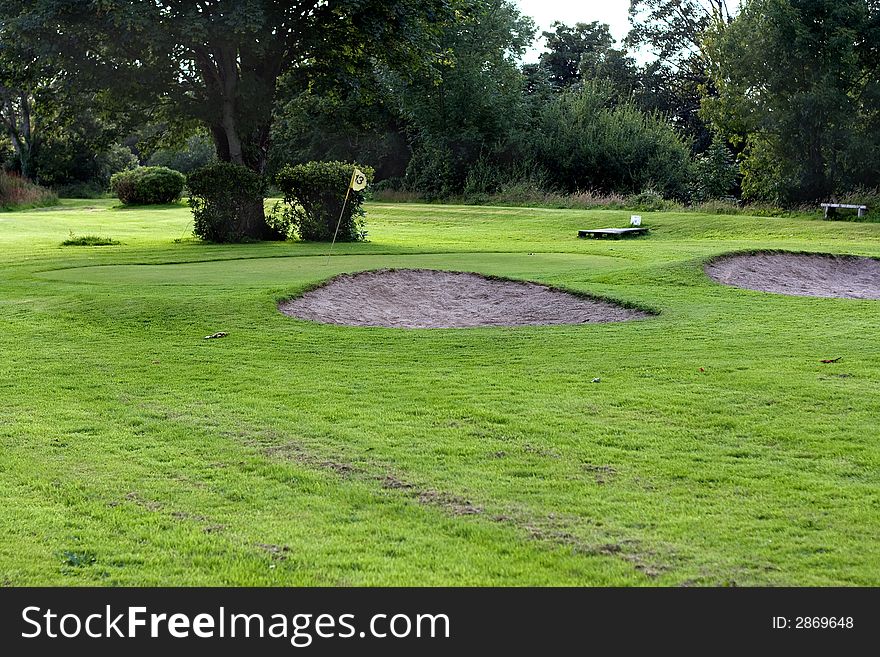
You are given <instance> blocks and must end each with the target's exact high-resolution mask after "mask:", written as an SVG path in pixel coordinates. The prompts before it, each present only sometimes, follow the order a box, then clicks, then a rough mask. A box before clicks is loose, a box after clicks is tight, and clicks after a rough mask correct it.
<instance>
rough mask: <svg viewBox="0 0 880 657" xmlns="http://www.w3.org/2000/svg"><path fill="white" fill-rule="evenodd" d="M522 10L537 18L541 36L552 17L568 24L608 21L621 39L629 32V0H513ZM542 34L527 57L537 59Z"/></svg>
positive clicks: (616, 35)
mask: <svg viewBox="0 0 880 657" xmlns="http://www.w3.org/2000/svg"><path fill="white" fill-rule="evenodd" d="M514 3H515V4H517V5H519V8H520V11H521V12H522V13H523V14H525V15H526V16H531V17H532V18H534V19H535V24H536V25H537V26H538V36H539V37H540V34H541V32H542V31H544V30H547V29H549V28H550V24H551V23H552V22H553V21H560V22H562V23H565V24H567V25H573V24H574V23H592V22H593V21H599V22H600V23H608V25H609V26H610V27H611V34H613V35H614V37H615V38H616V39H617V40H618V41H620V40H621V39H623V38H624V37H625V36H626V35H627V33H628V32H629V0H514ZM542 43H543V42H542V40H541V39H540V38H539V39H538V41H537V42H536V43H535V47H534V48H533V49H532V51H530V52H528V53H526V57H525V59H526V61H536V60H537V58H538V52H540V50H541V46H542Z"/></svg>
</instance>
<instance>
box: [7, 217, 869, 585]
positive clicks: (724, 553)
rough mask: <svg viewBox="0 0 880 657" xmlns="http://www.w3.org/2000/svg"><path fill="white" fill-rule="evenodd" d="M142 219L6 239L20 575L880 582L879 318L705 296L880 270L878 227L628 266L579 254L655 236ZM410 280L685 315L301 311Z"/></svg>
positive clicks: (771, 233) (63, 220) (752, 220)
mask: <svg viewBox="0 0 880 657" xmlns="http://www.w3.org/2000/svg"><path fill="white" fill-rule="evenodd" d="M113 203H114V201H112V200H98V201H62V203H61V205H60V206H59V207H57V208H54V209H51V210H31V211H26V212H12V213H4V214H0V353H2V354H3V358H2V359H0V505H2V508H3V512H2V513H0V582H3V583H5V584H9V585H28V584H50V585H59V584H63V585H100V584H104V585H136V584H141V585H158V584H166V585H178V584H179V585H222V584H240V585H262V584H267V585H343V584H350V585H366V584H375V585H407V584H410V585H413V584H414V585H436V584H447V585H453V584H463V585H479V584H500V585H526V584H533V585H547V584H550V585H600V584H611V585H679V584H684V583H692V584H697V585H724V584H731V583H736V584H739V585H798V584H800V585H878V584H880V542H878V541H877V535H878V532H880V443H878V434H880V432H878V426H880V392H878V391H880V385H878V384H880V341H878V339H877V318H878V316H880V306H878V302H873V301H854V300H837V299H817V298H799V297H785V296H780V295H772V294H762V293H758V292H752V291H748V290H740V289H736V288H729V287H723V286H720V285H717V284H715V283H713V282H711V281H710V280H708V279H707V278H706V277H705V276H704V275H703V273H702V263H703V262H704V261H705V260H706V259H708V258H711V257H713V256H716V255H718V254H720V253H724V252H728V251H736V250H749V249H787V250H793V251H821V252H833V253H857V254H864V255H874V256H877V255H880V225H877V224H866V223H848V222H823V221H817V220H810V219H806V218H758V217H749V216H708V215H699V214H693V213H681V214H676V213H662V214H647V215H644V221H645V223H646V224H647V225H649V226H651V227H652V229H653V233H652V234H651V236H650V237H648V238H645V239H635V240H624V241H619V242H606V241H585V240H577V239H576V238H574V235H575V232H576V230H577V229H579V228H590V227H603V226H611V225H618V226H620V225H625V224H626V223H627V219H628V215H629V213H628V212H617V211H573V210H572V211H568V210H539V209H527V208H488V207H480V208H475V207H455V206H427V205H400V206H396V205H379V204H373V205H370V206H368V219H369V226H368V228H369V231H370V240H371V241H370V242H368V243H363V244H340V245H337V246H336V249H335V251H334V255H333V257H332V259H330V261H329V262H328V259H327V257H326V250H327V246H326V245H308V244H296V243H278V244H276V243H273V244H247V245H237V246H220V245H205V244H201V243H199V242H196V241H194V240H192V239H190V238H189V233H190V231H191V225H190V222H191V217H190V214H189V213H188V211H187V209H186V208H185V207H184V206H168V207H161V208H140V209H126V210H119V209H114V208H112V204H113ZM71 231H74V232H76V233H77V234H94V235H105V234H112V235H113V236H114V238H115V239H118V240H119V241H120V242H122V244H120V245H118V246H115V247H114V248H113V249H69V248H63V247H61V246H59V244H60V242H61V241H62V240H63V239H65V237H67V236H69V234H70V233H71ZM404 266H406V267H437V268H443V269H461V270H471V271H479V272H483V273H486V274H492V275H498V276H507V277H514V278H528V279H532V280H538V281H544V282H547V283H552V284H556V285H562V286H564V287H567V288H569V289H572V290H576V291H579V292H584V293H589V294H597V295H604V296H609V297H613V298H616V299H620V300H622V301H625V302H628V303H633V304H638V305H642V306H647V307H650V308H654V309H657V310H660V311H661V312H660V314H659V315H658V316H657V317H655V318H652V319H648V320H644V321H638V322H628V323H619V324H605V325H593V326H589V325H587V326H569V327H564V326H563V327H525V328H507V329H503V328H497V329H496V328H493V329H465V330H415V331H405V330H393V329H376V328H346V327H339V326H325V325H318V324H311V323H307V322H300V321H295V320H292V319H290V318H288V317H285V316H283V315H281V314H280V313H278V312H277V310H276V308H275V304H276V301H277V300H278V299H280V298H283V297H285V296H289V295H291V294H295V293H297V292H298V291H300V290H302V289H305V288H306V287H308V286H310V285H313V284H315V283H316V282H318V281H321V280H323V279H326V278H328V277H330V276H332V275H335V274H337V273H340V272H344V271H356V270H359V269H370V268H376V267H404ZM217 331H224V332H227V333H228V336H227V337H224V338H223V339H219V340H204V336H206V335H209V334H212V333H214V332H217ZM836 357H841V360H840V361H839V362H837V363H832V364H827V365H825V364H821V363H820V362H819V361H820V360H821V359H826V358H836ZM594 378H600V379H601V382H600V383H598V384H594V383H591V381H592V380H593V379H594Z"/></svg>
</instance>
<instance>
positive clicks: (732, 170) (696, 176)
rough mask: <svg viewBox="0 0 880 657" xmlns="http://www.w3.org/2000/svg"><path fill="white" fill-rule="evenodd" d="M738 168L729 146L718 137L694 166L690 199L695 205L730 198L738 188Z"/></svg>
mask: <svg viewBox="0 0 880 657" xmlns="http://www.w3.org/2000/svg"><path fill="white" fill-rule="evenodd" d="M738 175H739V170H738V167H737V166H736V162H735V161H734V158H733V154H732V153H731V152H730V149H728V148H727V145H726V144H725V143H724V142H723V141H721V140H719V139H718V138H717V137H715V138H713V139H712V144H711V145H710V146H709V148H708V150H706V152H705V153H703V154H702V155H700V156H699V157H697V159H696V160H695V161H694V164H693V176H692V179H691V184H690V187H691V190H690V197H691V202H693V203H703V202H705V201H710V200H713V199H723V198H727V197H729V196H730V193H731V192H732V191H733V189H734V188H735V187H736V180H737V176H738Z"/></svg>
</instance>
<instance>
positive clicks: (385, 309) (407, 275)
mask: <svg viewBox="0 0 880 657" xmlns="http://www.w3.org/2000/svg"><path fill="white" fill-rule="evenodd" d="M278 309H279V310H280V311H281V312H283V313H284V314H285V315H289V316H290V317H296V318H298V319H306V320H311V321H315V322H323V323H325V324H340V325H346V326H384V327H389V328H411V329H413V328H472V327H477V326H538V325H546V324H587V323H599V322H621V321H625V320H630V319H644V318H646V317H650V316H651V315H650V314H649V313H647V312H645V311H642V310H637V309H634V308H626V307H624V306H621V305H619V304H616V303H613V302H611V301H606V300H602V299H594V298H590V297H585V296H579V295H576V294H571V293H569V292H564V291H562V290H558V289H555V288H552V287H549V286H547V285H540V284H538V283H528V282H519V281H509V280H501V279H495V278H488V277H486V276H481V275H479V274H471V273H465V272H449V271H436V270H432V269H393V270H392V269H381V270H378V271H368V272H360V273H357V274H343V275H341V276H337V277H335V278H332V279H330V281H328V282H327V283H325V284H324V285H322V286H320V287H318V288H315V289H314V290H311V291H309V292H306V293H305V294H303V295H302V296H301V297H298V298H296V299H290V300H288V301H283V302H281V303H280V304H279V305H278Z"/></svg>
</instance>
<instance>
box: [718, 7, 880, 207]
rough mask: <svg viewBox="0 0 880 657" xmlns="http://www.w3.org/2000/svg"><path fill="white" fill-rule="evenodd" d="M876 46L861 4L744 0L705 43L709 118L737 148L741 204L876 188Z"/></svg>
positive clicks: (879, 83)
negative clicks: (711, 87) (714, 91)
mask: <svg viewBox="0 0 880 657" xmlns="http://www.w3.org/2000/svg"><path fill="white" fill-rule="evenodd" d="M878 44H880V7H878V6H877V4H876V3H874V2H868V1H867V0H750V1H749V2H746V3H744V4H743V7H742V10H741V12H740V14H739V15H738V16H737V18H736V19H735V20H734V21H733V22H732V23H731V24H730V25H729V26H726V27H725V29H723V30H715V31H714V32H713V33H712V34H711V35H710V36H709V39H708V45H709V53H710V55H711V61H712V75H713V80H714V82H715V84H716V86H717V88H718V92H719V93H718V96H717V98H707V99H706V100H705V101H704V105H705V108H706V114H707V116H709V117H710V118H711V119H712V120H713V122H714V123H715V124H716V125H717V126H718V128H719V130H721V131H722V132H723V134H724V135H725V136H727V138H728V139H730V140H731V141H733V142H734V143H736V144H738V145H739V146H740V147H741V148H742V150H743V158H744V161H743V172H744V179H743V192H744V194H745V195H746V196H747V197H748V198H751V199H756V200H766V201H771V202H780V203H783V204H796V203H802V202H808V201H816V200H818V199H828V198H830V197H833V196H835V195H841V194H845V193H847V192H851V191H852V190H853V189H855V188H857V187H859V186H863V187H876V186H878V185H880V159H878V157H877V153H878V151H880V119H878V117H880V115H878V107H880V53H878ZM768 62H772V63H773V64H772V66H768Z"/></svg>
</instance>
